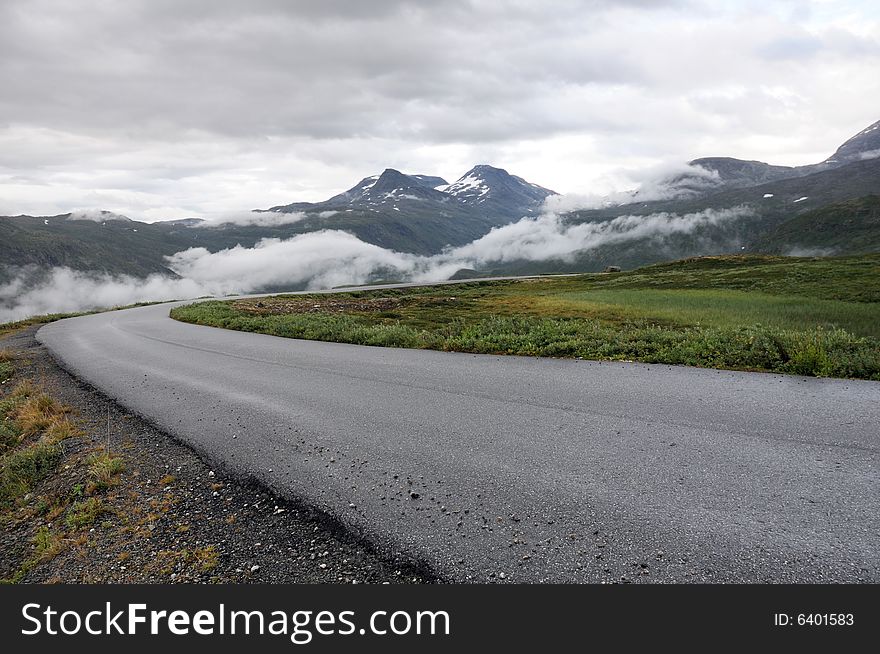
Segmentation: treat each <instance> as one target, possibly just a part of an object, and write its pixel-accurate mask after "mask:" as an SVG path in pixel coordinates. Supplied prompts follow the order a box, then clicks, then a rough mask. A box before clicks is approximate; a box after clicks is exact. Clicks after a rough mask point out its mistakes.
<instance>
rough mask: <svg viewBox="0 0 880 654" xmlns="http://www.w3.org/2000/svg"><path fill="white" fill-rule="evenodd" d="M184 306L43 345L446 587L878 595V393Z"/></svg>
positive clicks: (58, 329) (112, 319)
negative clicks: (244, 323) (325, 339)
mask: <svg viewBox="0 0 880 654" xmlns="http://www.w3.org/2000/svg"><path fill="white" fill-rule="evenodd" d="M171 306H174V305H169V304H162V305H155V306H148V307H141V308H136V309H129V310H124V311H115V312H109V313H101V314H96V315H91V316H85V317H81V318H73V319H68V320H63V321H60V322H56V323H53V324H50V325H47V326H45V327H43V328H42V329H41V330H40V331H39V332H38V339H39V340H40V341H41V342H42V343H44V344H45V345H46V346H47V347H48V348H49V349H50V350H51V351H52V352H53V353H54V355H55V356H56V357H57V358H58V359H59V360H60V361H61V362H62V364H63V365H64V366H65V367H67V368H68V369H69V370H70V371H72V372H73V373H74V374H76V375H77V376H79V377H80V378H82V379H83V380H85V381H87V382H89V383H90V384H92V385H94V386H95V387H97V388H99V389H100V390H102V391H104V392H105V393H106V394H108V395H109V396H110V397H112V398H114V399H115V400H116V401H118V402H119V403H120V404H122V405H124V406H126V407H128V408H129V409H130V410H132V411H134V412H136V413H138V414H141V415H143V416H145V417H147V418H149V419H151V420H152V421H154V422H156V423H158V424H159V425H160V426H161V427H162V428H163V429H165V430H167V431H168V432H170V433H172V434H174V435H175V436H177V437H179V438H181V439H183V440H184V441H186V442H188V443H190V444H191V445H193V446H194V447H195V448H196V449H197V450H199V451H201V452H203V453H205V454H206V455H208V456H209V457H210V458H212V459H214V460H215V461H218V462H221V463H222V464H223V465H224V466H225V467H226V468H227V469H228V470H230V471H232V472H236V473H240V474H242V473H243V474H248V475H252V476H255V477H257V478H259V479H261V480H262V481H264V482H265V483H267V484H269V485H270V486H272V487H273V488H274V489H275V490H277V491H279V492H281V493H284V494H285V495H288V496H291V497H295V498H298V499H300V500H302V501H304V502H306V503H308V504H310V505H313V506H315V507H317V508H318V509H320V510H322V511H325V512H327V513H328V514H330V515H332V516H334V517H335V518H337V519H339V520H341V521H342V522H344V523H345V524H346V525H347V526H349V527H350V528H351V529H353V530H355V531H356V532H358V533H360V534H362V535H364V536H365V537H367V538H369V539H370V540H372V541H373V542H375V543H376V544H377V545H378V546H379V547H380V548H384V549H385V550H386V551H393V552H403V553H406V554H407V555H409V556H412V557H415V558H417V559H419V560H422V561H424V562H426V563H427V564H429V565H430V566H432V567H433V568H434V569H435V570H436V571H437V572H438V573H439V574H441V575H442V576H443V577H445V578H447V579H449V580H453V581H481V582H482V581H513V582H602V581H605V582H615V581H618V582H619V581H624V582H658V581H676V582H704V581H712V582H829V581H834V582H855V581H871V582H878V581H880V493H878V467H877V463H878V445H880V383H876V382H865V381H845V380H822V379H809V378H801V377H787V376H781V375H771V374H752V373H741V372H727V371H715V370H700V369H692V368H683V367H672V366H658V365H644V364H633V363H597V362H589V361H574V360H554V359H533V358H527V357H502V356H485V355H471V354H458V353H445V352H431V351H419V350H400V349H384V348H372V347H362V346H356V345H345V344H337V343H320V342H312V341H301V340H291V339H282V338H276V337H273V336H265V335H260V334H249V333H241V332H234V331H226V330H221V329H214V328H210V327H200V326H195V325H190V324H184V323H180V322H177V321H174V320H171V319H170V318H169V317H168V311H169V308H170V307H171Z"/></svg>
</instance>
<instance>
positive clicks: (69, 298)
mask: <svg viewBox="0 0 880 654" xmlns="http://www.w3.org/2000/svg"><path fill="white" fill-rule="evenodd" d="M204 293H205V291H204V289H203V287H202V286H201V285H200V284H199V283H198V282H196V281H195V280H192V279H174V278H171V277H166V276H163V275H159V274H155V275H150V276H149V277H146V278H138V277H131V276H128V275H107V274H99V273H91V272H81V271H77V270H71V269H70V268H65V267H59V268H53V269H52V270H51V271H49V272H48V273H43V274H41V273H37V272H36V271H34V270H33V269H30V270H19V271H18V272H17V274H16V276H15V277H13V278H12V280H11V281H8V282H6V283H4V284H0V323H2V322H11V321H13V320H21V319H24V318H27V317H29V316H37V315H42V314H46V313H67V312H73V311H89V310H91V309H102V308H110V307H117V306H123V305H126V304H132V303H135V302H150V301H158V300H173V299H177V298H194V297H199V296H200V295H204Z"/></svg>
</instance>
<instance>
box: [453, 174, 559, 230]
mask: <svg viewBox="0 0 880 654" xmlns="http://www.w3.org/2000/svg"><path fill="white" fill-rule="evenodd" d="M439 190H441V191H442V192H443V193H445V194H446V195H449V196H451V197H453V198H455V199H456V200H457V201H459V202H463V203H465V204H467V205H470V206H473V207H477V208H478V209H480V210H481V211H483V212H485V213H486V214H490V215H492V214H494V215H497V216H502V217H505V218H511V217H522V216H526V215H529V214H532V213H536V212H538V211H540V209H541V206H542V205H543V204H544V200H546V199H547V198H548V197H549V196H551V195H557V193H556V192H555V191H551V190H550V189H546V188H544V187H543V186H538V185H537V184H532V183H530V182H527V181H526V180H524V179H523V178H522V177H517V176H516V175H511V174H510V173H508V172H507V171H506V170H504V169H502V168H495V167H493V166H488V165H486V164H481V165H479V166H474V167H473V168H471V169H470V170H469V171H468V172H466V173H465V174H464V175H462V176H461V177H460V178H459V179H458V180H456V181H455V182H453V183H452V184H450V185H448V186H446V187H441V188H440V189H439Z"/></svg>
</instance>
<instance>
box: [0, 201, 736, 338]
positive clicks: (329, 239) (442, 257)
mask: <svg viewBox="0 0 880 654" xmlns="http://www.w3.org/2000/svg"><path fill="white" fill-rule="evenodd" d="M751 215H753V212H752V210H751V209H749V208H748V207H745V206H741V207H734V208H731V209H721V210H714V209H708V210H705V211H700V212H697V213H690V214H684V215H678V214H674V213H665V212H663V213H654V214H650V215H647V216H634V215H625V216H619V217H617V218H614V219H613V220H608V221H604V222H588V223H571V222H570V221H568V220H566V218H565V217H564V216H560V215H558V214H544V215H541V216H537V217H534V218H523V219H521V220H520V221H518V222H516V223H512V224H510V225H505V226H503V227H496V228H495V229H493V230H492V231H490V232H489V233H488V234H486V235H485V236H483V237H482V238H479V239H477V240H475V241H473V242H471V243H468V244H467V245H464V246H461V247H457V248H450V249H447V250H446V251H444V252H442V253H440V254H437V255H433V256H420V255H415V254H408V253H402V252H395V251H393V250H388V249H385V248H382V247H379V246H377V245H372V244H370V243H366V242H364V241H362V240H360V239H359V238H357V237H356V236H354V235H352V234H349V233H348V232H342V231H338V230H323V231H318V232H309V233H307V234H301V235H298V236H294V237H293V238H289V239H283V240H282V239H263V240H261V241H260V242H258V243H257V244H256V245H255V246H254V247H252V248H246V247H242V246H240V245H238V246H236V247H233V248H229V249H226V250H220V251H219V252H210V251H208V250H207V249H206V248H190V249H188V250H183V251H181V252H177V253H176V254H174V255H172V256H170V257H168V265H169V268H171V269H172V270H173V271H174V272H175V273H177V274H178V275H179V276H180V278H179V279H172V278H168V277H163V276H161V275H151V276H150V277H147V278H146V279H138V278H134V277H128V276H111V275H106V274H91V273H84V272H78V271H73V270H70V269H68V268H55V269H53V270H52V271H51V272H50V273H48V274H44V275H42V276H41V277H40V278H39V279H37V280H36V281H35V280H34V279H28V278H27V276H26V275H23V274H13V275H11V276H9V279H10V281H8V282H6V283H5V284H4V285H2V286H0V322H5V321H10V320H17V319H21V318H24V317H27V316H31V315H37V314H43V313H54V312H67V311H80V310H86V309H94V308H98V307H113V306H120V305H124V304H130V303H132V302H142V301H148V300H168V299H188V298H194V297H199V296H203V295H228V294H236V293H248V292H257V291H259V290H261V289H266V288H279V287H290V288H303V287H304V288H308V289H322V288H333V287H337V286H345V285H352V284H364V283H367V282H370V281H371V280H375V279H379V278H385V279H388V278H396V279H401V280H412V281H419V282H432V281H440V280H444V279H448V278H449V277H451V276H452V275H453V274H455V272H456V271H458V270H460V269H462V268H472V269H480V268H485V267H489V266H491V265H492V264H503V263H507V262H512V261H547V260H561V261H568V262H571V261H574V260H575V259H576V258H577V257H578V256H583V255H584V254H586V253H589V252H590V251H591V250H594V249H595V248H598V247H600V246H603V245H608V244H613V243H621V242H626V241H637V240H642V239H648V238H652V239H656V238H666V237H670V236H674V235H677V234H686V233H690V232H693V231H695V230H697V229H699V228H702V227H706V226H714V225H720V224H721V223H727V222H732V221H735V220H739V219H742V218H745V217H748V216H751ZM31 277H33V275H31Z"/></svg>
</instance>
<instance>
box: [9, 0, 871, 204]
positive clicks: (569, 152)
mask: <svg viewBox="0 0 880 654" xmlns="http://www.w3.org/2000/svg"><path fill="white" fill-rule="evenodd" d="M837 4H842V5H846V4H847V3H835V5H837ZM734 5H736V6H734ZM816 7H819V9H816ZM844 9H847V7H846V6H844V7H843V8H842V9H840V10H837V11H835V12H832V14H833V15H832V16H830V17H828V16H826V14H825V13H822V12H823V11H825V12H827V11H828V10H827V8H823V7H822V6H821V5H817V4H816V3H813V2H799V3H796V5H791V6H790V5H786V6H785V7H782V8H780V7H779V6H778V5H776V4H775V3H761V2H752V3H749V4H748V5H747V11H744V10H742V9H741V8H739V3H711V2H708V1H702V2H701V1H698V0H692V1H691V2H673V1H670V2H650V1H647V0H645V1H639V0H632V1H629V2H618V1H611V0H581V1H578V0H559V1H557V2H554V3H552V4H549V5H548V4H547V3H537V2H525V1H512V0H511V1H502V0H494V1H493V0H473V1H466V0H458V1H449V2H439V1H438V2H417V3H416V2H405V1H402V0H401V1H391V0H385V1H377V2H372V1H371V2H364V1H362V0H357V1H355V0H353V1H351V2H344V1H342V0H332V1H321V0H306V1H300V2H289V1H285V0H264V1H258V2H247V3H244V2H237V1H232V0H219V1H217V0H194V1H192V2H178V1H176V0H175V1H172V0H158V1H157V0H153V1H149V0H133V1H131V2H126V3H109V2H98V1H96V0H83V1H82V2H77V3H70V2H63V1H61V0H29V1H25V0H8V1H6V2H4V3H2V4H0V86H2V88H3V93H2V94H0V183H2V184H3V189H2V191H0V213H19V212H22V211H27V212H30V213H42V212H45V213H62V212H65V211H68V210H69V209H70V207H72V206H100V207H102V208H107V209H111V210H113V211H117V212H119V213H124V214H126V215H130V216H132V217H134V218H148V219H156V218H173V217H186V216H191V215H199V214H204V213H217V212H221V211H237V210H245V209H250V208H256V207H267V206H272V205H274V204H285V203H288V202H291V201H295V200H319V199H323V198H326V197H329V196H330V195H332V194H333V193H335V192H338V191H340V190H343V189H344V188H346V187H347V186H349V185H350V184H351V183H353V182H354V181H355V180H357V179H360V178H362V177H364V176H366V175H369V174H372V173H375V172H377V171H381V170H382V169H383V168H385V167H388V166H393V167H396V168H401V169H405V170H415V169H419V170H426V171H430V172H434V173H437V174H441V175H443V176H446V177H454V176H456V175H458V174H460V173H461V172H463V171H464V170H467V169H468V168H469V167H470V166H471V165H473V163H475V162H476V161H479V160H485V159H486V157H487V155H493V156H492V161H491V162H492V163H495V164H498V165H502V166H504V167H506V168H508V169H511V170H514V171H522V170H523V169H524V168H526V169H527V168H529V167H531V166H534V164H533V163H532V161H533V159H530V158H528V157H527V156H526V153H530V154H531V155H532V156H535V155H536V154H537V155H539V156H540V157H541V162H542V165H541V168H540V169H539V170H538V174H537V175H536V176H535V179H536V181H539V182H541V183H542V184H545V185H548V186H550V187H552V188H556V189H558V190H562V191H577V192H580V193H582V194H599V195H601V194H604V193H606V192H608V190H609V189H608V188H599V186H601V184H600V182H601V180H600V179H598V178H599V177H601V176H602V174H606V175H607V174H608V173H609V172H611V171H613V170H615V169H618V168H620V167H629V168H633V167H639V166H645V165H652V164H656V163H657V162H658V161H670V160H689V159H692V158H694V157H697V156H708V155H729V156H740V157H744V158H761V159H769V160H771V161H772V162H774V163H809V162H810V159H809V158H808V157H812V156H813V155H814V154H816V153H825V154H827V153H830V152H832V151H833V150H834V148H835V147H836V146H837V145H838V144H839V142H841V141H842V140H843V139H845V138H846V137H848V136H849V135H851V134H852V133H854V132H855V131H857V130H858V129H859V128H861V127H864V125H866V124H868V123H870V122H873V121H874V120H876V119H877V116H876V115H874V113H873V112H874V108H875V107H876V106H877V105H878V102H880V78H878V76H877V75H876V70H877V69H878V67H880V40H878V38H877V36H876V32H877V30H876V29H873V31H872V25H876V24H877V17H876V16H871V15H870V13H869V12H867V13H866V12H865V11H864V10H863V9H860V7H859V6H858V5H856V4H853V5H852V6H851V7H848V11H844ZM820 10H821V11H820ZM847 16H850V18H847ZM811 21H812V22H811ZM816 43H818V44H819V45H820V46H821V55H822V56H821V57H816V56H812V55H810V52H809V50H810V48H811V47H812V45H811V44H816ZM774 49H775V52H776V55H774V56H769V55H773V53H774ZM778 55H785V56H784V57H780V56H778ZM840 79H847V80H848V84H847V85H845V88H842V87H841V85H840V83H839V80H840ZM520 174H522V172H520Z"/></svg>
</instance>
